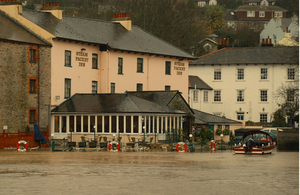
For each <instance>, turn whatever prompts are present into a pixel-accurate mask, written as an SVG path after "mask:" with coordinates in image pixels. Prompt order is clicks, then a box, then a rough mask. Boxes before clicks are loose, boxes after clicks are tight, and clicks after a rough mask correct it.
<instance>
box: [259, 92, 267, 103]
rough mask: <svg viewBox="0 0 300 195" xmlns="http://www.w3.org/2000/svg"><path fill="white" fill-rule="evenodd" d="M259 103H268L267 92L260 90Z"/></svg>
mask: <svg viewBox="0 0 300 195" xmlns="http://www.w3.org/2000/svg"><path fill="white" fill-rule="evenodd" d="M260 101H261V102H267V101H268V91H267V90H260Z"/></svg>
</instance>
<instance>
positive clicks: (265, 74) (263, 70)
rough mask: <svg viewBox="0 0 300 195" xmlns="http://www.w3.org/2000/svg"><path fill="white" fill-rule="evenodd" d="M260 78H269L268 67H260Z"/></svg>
mask: <svg viewBox="0 0 300 195" xmlns="http://www.w3.org/2000/svg"><path fill="white" fill-rule="evenodd" d="M260 79H263V80H264V79H268V69H267V68H261V69H260Z"/></svg>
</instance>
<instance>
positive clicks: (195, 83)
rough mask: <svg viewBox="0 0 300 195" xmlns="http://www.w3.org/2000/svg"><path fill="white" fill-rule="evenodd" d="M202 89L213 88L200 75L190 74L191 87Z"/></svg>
mask: <svg viewBox="0 0 300 195" xmlns="http://www.w3.org/2000/svg"><path fill="white" fill-rule="evenodd" d="M195 87H196V89H200V90H213V88H211V87H210V86H209V85H208V84H207V83H205V82H204V81H203V80H202V79H201V78H199V77H198V76H192V75H189V89H195Z"/></svg>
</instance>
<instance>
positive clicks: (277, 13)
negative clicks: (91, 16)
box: [274, 11, 282, 18]
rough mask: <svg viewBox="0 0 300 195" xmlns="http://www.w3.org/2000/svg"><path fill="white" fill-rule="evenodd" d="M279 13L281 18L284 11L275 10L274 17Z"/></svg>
mask: <svg viewBox="0 0 300 195" xmlns="http://www.w3.org/2000/svg"><path fill="white" fill-rule="evenodd" d="M277 15H279V18H282V12H281V11H276V12H274V18H277Z"/></svg>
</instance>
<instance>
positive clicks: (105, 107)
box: [51, 91, 190, 139]
mask: <svg viewBox="0 0 300 195" xmlns="http://www.w3.org/2000/svg"><path fill="white" fill-rule="evenodd" d="M145 94H146V96H147V97H146V96H145ZM142 96H143V97H146V98H141V97H142ZM176 96H177V97H176ZM160 99H161V100H160ZM149 100H150V101H149ZM172 100H174V101H176V102H178V103H177V105H179V104H181V105H183V106H185V107H186V108H187V109H190V108H189V106H188V105H187V104H186V102H185V100H184V99H183V97H182V96H181V94H180V92H178V91H161V92H149V91H148V92H128V93H124V94H75V95H73V96H72V97H71V98H70V99H68V100H66V101H64V102H63V103H62V104H60V105H59V106H57V107H56V108H54V109H53V110H52V111H51V133H52V134H54V136H55V138H56V139H63V138H66V137H67V136H68V135H69V134H70V133H71V132H72V136H76V135H78V138H79V137H80V136H81V135H88V134H91V135H93V134H101V135H112V134H116V133H120V134H121V135H142V134H143V129H145V133H146V134H154V133H156V134H157V135H159V134H163V133H165V132H166V131H169V130H173V129H174V130H179V129H183V121H184V119H183V118H184V117H185V116H186V112H184V111H181V110H177V109H174V108H171V106H170V102H172ZM178 100H179V101H178ZM157 102H159V103H157ZM181 107H182V106H181Z"/></svg>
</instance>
